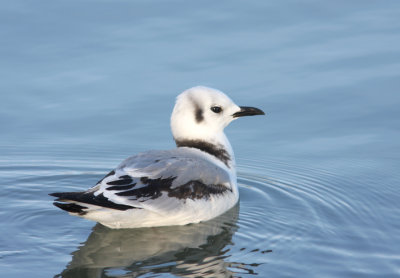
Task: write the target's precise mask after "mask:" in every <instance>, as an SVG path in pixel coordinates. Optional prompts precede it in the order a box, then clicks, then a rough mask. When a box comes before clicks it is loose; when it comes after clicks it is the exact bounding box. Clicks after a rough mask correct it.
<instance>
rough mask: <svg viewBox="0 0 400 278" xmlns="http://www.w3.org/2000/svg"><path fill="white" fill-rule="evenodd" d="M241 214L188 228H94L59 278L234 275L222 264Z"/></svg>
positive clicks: (230, 212)
mask: <svg viewBox="0 0 400 278" xmlns="http://www.w3.org/2000/svg"><path fill="white" fill-rule="evenodd" d="M238 211H239V208H238V206H235V207H234V208H232V209H231V210H229V211H228V212H226V213H225V214H223V215H221V216H219V217H217V218H215V219H213V220H210V221H207V222H204V223H199V224H190V225H186V226H170V227H155V228H141V229H124V230H112V229H108V228H106V227H104V226H101V225H96V226H95V227H94V228H93V231H92V233H91V234H90V236H89V237H88V239H87V240H86V242H85V243H84V244H83V246H81V247H80V248H79V249H78V250H77V251H75V252H74V253H73V254H72V255H73V256H72V261H71V262H70V263H69V264H68V266H67V267H66V269H65V270H64V271H63V272H62V273H61V274H59V275H56V277H74V278H77V277H138V276H141V275H144V274H156V273H171V274H173V275H176V276H181V277H229V276H232V273H231V271H230V270H229V263H228V262H226V261H225V260H224V259H225V258H227V255H226V252H228V251H229V249H228V247H227V245H229V244H232V243H231V239H232V236H233V234H234V233H235V232H236V230H237V225H236V222H237V219H238ZM145 276H146V275H145ZM146 277H147V276H146Z"/></svg>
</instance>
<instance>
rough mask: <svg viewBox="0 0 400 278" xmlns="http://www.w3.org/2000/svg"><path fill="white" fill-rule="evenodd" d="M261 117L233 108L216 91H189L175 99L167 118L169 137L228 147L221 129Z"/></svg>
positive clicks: (251, 110)
mask: <svg viewBox="0 0 400 278" xmlns="http://www.w3.org/2000/svg"><path fill="white" fill-rule="evenodd" d="M263 114H264V112H262V111H261V110H259V109H257V108H252V107H239V106H237V105H236V104H235V103H234V102H233V101H232V100H231V99H230V98H229V97H228V96H226V95H225V94H224V93H222V92H221V91H218V90H216V89H212V88H207V87H201V86H198V87H193V88H190V89H188V90H186V91H184V92H183V93H181V94H180V95H179V96H178V97H177V100H176V104H175V107H174V110H173V112H172V116H171V129H172V135H173V136H174V139H175V141H182V140H200V141H205V142H209V143H212V144H217V145H220V144H222V145H223V146H226V145H228V146H229V142H228V141H227V139H226V137H225V135H224V128H225V127H226V126H227V125H228V124H229V123H230V122H231V121H233V120H234V119H236V118H238V117H241V116H251V115H263ZM228 146H227V147H228ZM229 147H230V146H229Z"/></svg>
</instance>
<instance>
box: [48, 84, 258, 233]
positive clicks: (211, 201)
mask: <svg viewBox="0 0 400 278" xmlns="http://www.w3.org/2000/svg"><path fill="white" fill-rule="evenodd" d="M253 115H264V112H263V111H262V110H260V109H258V108H254V107H248V106H238V105H236V104H235V103H234V102H233V101H232V100H231V99H230V98H229V97H228V96H227V95H225V94H224V93H222V92H221V91H219V90H216V89H212V88H208V87H203V86H197V87H193V88H190V89H188V90H186V91H184V92H183V93H181V94H180V95H179V96H178V97H177V99H176V103H175V107H174V109H173V111H172V115H171V130H172V135H173V138H174V140H175V143H176V146H177V147H176V148H175V149H171V150H152V151H147V152H142V153H139V154H137V155H134V156H131V157H129V158H127V159H125V160H124V161H123V162H122V163H121V164H120V165H118V166H117V168H115V169H114V170H112V171H111V172H110V173H108V174H107V175H106V176H105V177H104V178H103V179H101V180H100V181H99V182H98V183H97V184H96V185H95V186H94V187H92V188H90V189H88V190H86V191H82V192H60V193H51V194H50V195H51V196H54V197H57V199H56V200H55V202H54V205H55V206H57V207H59V208H61V209H63V210H65V211H67V212H69V213H70V214H71V215H76V216H80V217H83V218H86V219H89V220H93V221H97V222H99V223H101V224H103V225H104V226H107V227H109V228H114V229H118V228H140V227H156V226H172V225H186V224H189V223H198V222H202V221H207V220H209V219H212V218H215V217H217V216H219V215H221V214H223V213H224V212H226V211H228V210H229V209H231V208H232V207H233V206H234V205H235V204H236V203H237V202H238V200H239V191H238V186H237V180H236V168H235V166H236V165H235V157H234V154H233V150H232V147H231V144H230V143H229V141H228V138H227V137H226V135H225V133H224V128H225V127H226V126H227V125H228V124H229V123H230V122H232V121H233V120H235V119H237V118H240V117H243V116H253Z"/></svg>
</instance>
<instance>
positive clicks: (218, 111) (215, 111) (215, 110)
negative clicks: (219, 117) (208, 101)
mask: <svg viewBox="0 0 400 278" xmlns="http://www.w3.org/2000/svg"><path fill="white" fill-rule="evenodd" d="M211 111H213V112H214V113H221V112H222V108H221V107H219V106H213V107H211Z"/></svg>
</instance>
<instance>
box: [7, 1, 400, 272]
mask: <svg viewBox="0 0 400 278" xmlns="http://www.w3.org/2000/svg"><path fill="white" fill-rule="evenodd" d="M398 18H400V3H399V2H398V1H385V2H382V1H352V2H348V1H335V2H334V3H333V2H332V3H327V2H319V1H311V0H310V1H295V0H293V1H284V2H282V1H281V2H276V3H275V2H268V1H252V2H248V1H246V2H239V1H219V2H218V3H215V2H214V1H201V2H187V1H169V2H168V3H167V2H164V1H129V2H128V1H89V0H85V1H58V2H57V3H56V2H54V1H39V2H37V1H18V0H17V1H6V2H5V3H3V5H2V7H1V8H0V21H1V24H0V33H1V35H2V37H3V42H2V44H1V45H0V61H1V62H0V74H1V76H2V78H1V82H0V127H1V131H2V132H1V135H0V184H1V189H2V194H1V195H0V222H1V223H2V225H1V227H0V270H1V272H2V273H3V274H5V275H6V276H7V277H24V276H30V277H54V276H57V277H176V276H179V277H180V276H182V277H196V276H202V277H207V276H209V277H230V276H234V277H250V276H254V275H257V276H259V277H398V276H399V273H400V253H399V248H398V245H399V243H400V207H399V206H398V200H399V198H400V191H399V183H400V182H399V181H400V174H399V169H400V163H399V161H400V151H399V150H400V143H399V142H400V124H399V118H400V110H399V106H400V96H399V93H398V91H399V88H400V50H399V49H400V21H399V20H398ZM198 84H201V85H207V86H211V87H215V88H218V89H220V90H222V91H224V92H226V93H227V94H228V95H229V96H230V97H231V98H232V99H233V100H234V101H235V102H236V103H237V104H239V105H252V106H257V107H259V108H261V109H263V110H264V111H266V112H267V116H266V117H253V118H246V119H240V120H238V121H235V122H234V123H232V125H231V126H229V127H228V128H227V130H226V133H227V135H228V137H229V139H230V141H231V143H232V145H233V148H234V151H235V154H236V157H237V164H238V183H239V187H240V196H241V199H240V204H239V205H238V206H237V207H235V208H234V209H233V210H231V211H229V212H228V213H227V214H225V215H222V216H221V217H219V218H216V219H214V220H212V221H209V222H205V223H200V224H196V225H188V226H183V227H160V228H150V229H136V230H118V231H114V230H110V229H108V228H105V227H103V226H101V225H96V224H95V223H93V222H90V221H86V220H83V219H80V218H76V217H72V216H69V215H68V214H66V213H64V212H62V211H60V210H59V209H57V208H56V207H54V206H52V198H51V197H50V196H48V195H47V194H48V193H51V192H56V191H74V190H83V189H86V188H88V187H89V186H92V185H93V184H95V183H96V182H97V181H98V180H99V179H100V178H102V176H104V174H106V173H108V171H109V170H110V169H112V168H114V167H115V166H116V165H118V163H119V162H120V161H121V160H122V159H124V158H126V157H127V156H129V155H132V154H134V153H137V152H139V151H144V150H148V149H168V148H173V147H174V143H173V140H172V136H171V133H170V130H169V115H170V113H171V111H172V107H173V105H174V98H175V96H176V95H177V94H179V93H180V92H181V91H183V90H184V89H186V88H188V87H191V86H195V85H198Z"/></svg>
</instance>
